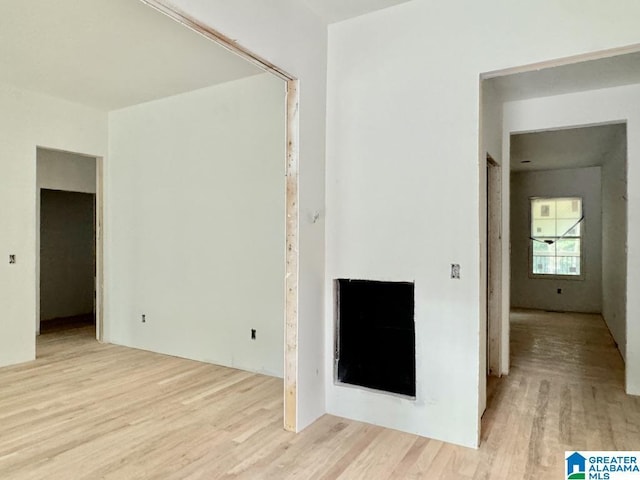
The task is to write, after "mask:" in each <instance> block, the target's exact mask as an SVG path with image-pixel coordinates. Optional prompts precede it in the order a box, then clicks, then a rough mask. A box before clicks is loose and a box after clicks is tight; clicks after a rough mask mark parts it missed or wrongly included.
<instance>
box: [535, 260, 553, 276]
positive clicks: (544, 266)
mask: <svg viewBox="0 0 640 480" xmlns="http://www.w3.org/2000/svg"><path fill="white" fill-rule="evenodd" d="M533 273H537V274H548V275H553V274H554V273H556V257H539V256H537V255H534V256H533Z"/></svg>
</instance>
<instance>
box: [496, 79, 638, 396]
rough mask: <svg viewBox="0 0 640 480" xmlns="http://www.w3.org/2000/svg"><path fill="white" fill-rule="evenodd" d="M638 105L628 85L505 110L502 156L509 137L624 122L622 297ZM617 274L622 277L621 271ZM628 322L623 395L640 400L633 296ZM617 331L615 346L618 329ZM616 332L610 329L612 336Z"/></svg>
mask: <svg viewBox="0 0 640 480" xmlns="http://www.w3.org/2000/svg"><path fill="white" fill-rule="evenodd" d="M639 102H640V85H630V86H625V87H618V88H609V89H601V90H593V91H590V92H582V93H574V94H569V95H558V96H554V97H545V98H538V99H531V100H522V101H516V102H507V103H505V104H504V137H503V151H504V152H507V151H509V134H510V133H513V132H530V131H538V130H545V129H555V128H561V127H568V126H570V127H576V126H582V125H595V124H599V123H612V122H613V123H618V122H624V121H626V122H627V141H628V145H627V148H628V149H627V162H628V164H627V199H628V201H627V220H628V229H627V239H626V240H627V262H626V292H636V291H638V290H639V289H640V209H638V207H637V205H640V170H639V169H638V168H636V167H634V165H637V164H638V162H640V112H638V110H637V108H635V106H636V105H638V103H639ZM506 188H507V189H508V185H507V187H506ZM618 238H619V237H618ZM618 241H620V240H618ZM507 245H508V244H507ZM620 272H621V273H620V274H621V275H624V272H623V270H620ZM618 282H619V283H617V285H623V284H624V283H625V282H624V279H619V280H618ZM606 285H609V286H610V287H606ZM611 285H613V286H615V285H616V284H615V283H612V280H611V278H609V279H608V280H605V288H612V287H611ZM605 296H606V294H605ZM619 308H621V309H623V308H624V307H619ZM626 319H627V321H626V335H627V336H626V339H627V341H626V390H627V393H630V394H635V395H640V320H639V319H640V298H638V296H637V295H635V296H634V295H633V294H632V295H627V302H626ZM616 328H617V331H618V333H617V335H618V338H616V340H617V341H618V342H619V341H620V338H621V337H620V334H619V332H620V330H622V328H621V327H620V326H618V327H616ZM616 328H612V332H613V331H615V329H616ZM614 335H616V334H615V333H614ZM621 348H622V347H621Z"/></svg>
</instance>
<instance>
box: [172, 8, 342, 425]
mask: <svg viewBox="0 0 640 480" xmlns="http://www.w3.org/2000/svg"><path fill="white" fill-rule="evenodd" d="M167 3H169V4H172V5H174V6H176V7H177V8H181V9H182V10H184V11H185V12H186V13H187V14H189V15H191V16H192V17H194V18H196V19H197V20H198V21H200V22H202V23H204V24H207V25H209V26H211V27H213V28H215V29H217V30H218V31H220V32H221V33H223V34H225V35H226V36H228V37H229V38H232V39H234V40H236V41H237V42H238V43H239V44H240V45H242V46H244V47H246V48H248V49H249V50H251V51H252V52H254V53H256V54H258V55H260V56H261V57H263V58H265V59H266V60H268V61H270V62H272V63H273V64H275V65H277V66H278V67H280V68H282V69H284V70H285V71H287V72H288V73H290V74H291V75H293V76H294V77H295V78H297V79H299V80H300V171H299V187H300V189H299V198H298V207H299V210H300V236H299V238H300V242H299V247H298V249H299V255H300V261H299V275H298V285H299V298H298V315H299V318H298V332H297V333H298V357H297V361H298V371H297V389H296V392H295V393H296V395H297V399H298V402H297V410H296V415H297V428H298V429H302V428H304V427H306V426H307V425H309V424H310V423H311V422H312V421H313V420H315V419H316V418H318V417H319V416H321V415H322V414H324V413H325V411H326V409H325V392H324V383H323V380H324V371H325V368H329V369H330V368H331V367H330V366H329V367H326V366H325V356H324V350H323V347H324V322H323V318H324V317H323V313H324V310H323V299H324V267H325V255H324V252H325V222H324V211H325V209H324V207H325V120H326V82H327V75H326V61H327V28H326V25H325V24H324V22H323V21H322V20H321V19H320V18H318V17H317V16H315V15H314V14H312V13H311V11H310V10H309V9H308V8H306V7H305V6H304V4H303V2H300V1H298V0H273V1H269V2H256V1H255V0H234V1H233V2H229V1H227V0H168V1H167ZM316 212H318V213H320V218H319V221H317V222H315V223H314V222H313V218H314V214H315V213H316Z"/></svg>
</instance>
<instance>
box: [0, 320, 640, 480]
mask: <svg viewBox="0 0 640 480" xmlns="http://www.w3.org/2000/svg"><path fill="white" fill-rule="evenodd" d="M511 332H512V347H513V354H512V371H511V374H510V375H509V376H508V377H506V378H503V379H500V380H497V379H491V381H490V383H489V402H488V405H489V406H488V409H487V411H486V413H485V415H484V418H483V435H482V446H481V448H480V449H478V450H473V449H468V448H463V447H457V446H454V445H450V444H446V443H443V442H439V441H436V440H428V439H425V438H420V437H416V436H414V435H409V434H405V433H400V432H396V431H392V430H387V429H384V428H380V427H375V426H371V425H366V424H363V423H358V422H354V421H350V420H345V419H341V418H336V417H332V416H329V415H326V416H324V417H323V418H322V419H320V420H319V421H318V422H316V423H315V424H313V425H312V426H311V427H309V428H308V429H307V430H305V431H304V432H302V433H301V434H298V435H294V434H291V433H288V432H285V431H284V430H283V429H282V422H283V419H282V381H281V380H278V379H274V378H269V377H264V376H260V375H253V374H249V373H246V372H241V371H237V370H232V369H228V368H223V367H217V366H214V365H208V364H203V363H198V362H193V361H189V360H184V359H179V358H174V357H168V356H164V355H159V354H154V353H149V352H144V351H140V350H133V349H128V348H123V347H117V346H114V345H100V344H98V343H96V342H95V340H92V338H91V336H90V334H91V332H90V330H89V329H87V328H76V329H72V330H69V331H66V332H61V331H58V332H52V333H47V334H44V335H41V336H40V338H39V339H38V360H37V361H35V362H32V363H28V364H24V365H19V366H15V367H8V368H3V369H0V478H1V479H11V480H13V479H65V480H76V479H92V480H93V479H117V480H121V479H138V478H139V479H152V478H158V479H231V478H247V479H289V478H298V479H312V478H313V479H323V480H329V479H337V478H340V479H386V478H397V479H419V478H420V479H471V478H473V479H491V480H499V479H528V478H531V479H534V478H562V473H563V470H562V469H563V461H564V450H573V449H590V450H600V449H602V450H609V449H634V450H638V449H640V399H639V398H636V397H630V396H627V395H625V394H624V390H623V377H624V375H623V365H622V360H621V359H620V356H619V354H618V353H617V351H616V350H615V347H614V345H613V341H612V339H611V337H610V335H609V333H608V331H607V329H606V327H605V326H604V323H603V321H602V319H601V318H600V317H599V316H597V315H577V314H556V313H541V312H533V311H521V312H515V313H514V314H513V319H512V329H511Z"/></svg>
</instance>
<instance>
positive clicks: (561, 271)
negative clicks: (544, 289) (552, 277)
mask: <svg viewBox="0 0 640 480" xmlns="http://www.w3.org/2000/svg"><path fill="white" fill-rule="evenodd" d="M557 265H558V272H557V274H558V275H580V257H557Z"/></svg>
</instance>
